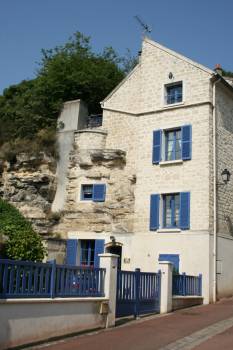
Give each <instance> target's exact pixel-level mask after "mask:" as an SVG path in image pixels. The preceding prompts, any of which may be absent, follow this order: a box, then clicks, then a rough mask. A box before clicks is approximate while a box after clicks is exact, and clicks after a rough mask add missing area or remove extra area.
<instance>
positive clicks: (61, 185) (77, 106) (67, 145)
mask: <svg viewBox="0 0 233 350" xmlns="http://www.w3.org/2000/svg"><path fill="white" fill-rule="evenodd" d="M87 116H88V110H87V107H86V105H85V103H84V102H82V101H81V100H75V101H69V102H65V103H64V106H63V110H62V111H61V114H60V116H59V118H58V122H57V124H58V129H59V132H58V151H59V158H58V161H57V172H56V178H57V191H56V195H55V198H54V201H53V204H52V211H53V212H59V211H62V210H63V209H64V205H65V202H66V196H67V192H66V187H67V184H68V178H67V173H68V167H69V164H70V152H71V151H72V149H73V144H74V132H75V131H76V130H80V129H83V128H84V127H85V124H86V118H87Z"/></svg>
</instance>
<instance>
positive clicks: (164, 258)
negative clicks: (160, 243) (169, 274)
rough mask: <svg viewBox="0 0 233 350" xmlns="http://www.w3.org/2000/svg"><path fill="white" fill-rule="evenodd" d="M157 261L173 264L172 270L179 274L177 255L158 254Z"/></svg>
mask: <svg viewBox="0 0 233 350" xmlns="http://www.w3.org/2000/svg"><path fill="white" fill-rule="evenodd" d="M159 261H170V262H171V263H173V270H174V271H175V272H177V273H179V268H180V256H179V254H159Z"/></svg>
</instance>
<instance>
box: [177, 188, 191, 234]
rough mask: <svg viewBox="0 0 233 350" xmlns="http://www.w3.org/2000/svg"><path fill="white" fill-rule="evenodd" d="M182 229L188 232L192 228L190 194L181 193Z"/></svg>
mask: <svg viewBox="0 0 233 350" xmlns="http://www.w3.org/2000/svg"><path fill="white" fill-rule="evenodd" d="M179 226H180V228H181V229H182V230H188V229H189V228H190V192H181V193H180V224H179Z"/></svg>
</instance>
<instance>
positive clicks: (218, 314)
mask: <svg viewBox="0 0 233 350" xmlns="http://www.w3.org/2000/svg"><path fill="white" fill-rule="evenodd" d="M221 333H223V334H224V333H227V334H228V337H226V338H224V339H225V343H226V347H223V346H222V345H217V344H220V343H219V340H221V337H222V336H221ZM216 334H218V335H216ZM206 339H207V341H206ZM230 339H231V340H230ZM232 340H233V298H229V299H224V300H222V301H220V302H218V303H217V304H215V305H213V304H212V305H205V306H198V307H194V308H190V309H185V310H180V311H176V312H174V313H171V314H168V315H165V316H155V317H151V318H149V319H141V320H138V321H133V322H131V323H129V324H126V325H124V326H120V327H116V328H113V329H109V330H104V331H100V332H98V333H93V334H89V335H83V336H77V337H74V338H70V339H66V340H64V341H59V342H56V343H53V344H51V345H49V344H46V345H43V346H40V349H47V350H55V349H56V350H71V349H77V350H78V349H85V350H97V349H98V350H99V349H101V350H119V349H120V350H156V349H161V350H176V349H177V350H178V349H179V350H180V349H195V350H206V349H211V350H213V349H219V348H224V350H225V349H227V345H228V344H229V345H230V344H231V347H229V349H233V345H232V344H233V343H232ZM209 342H212V345H211V346H210V347H209V345H208V344H209ZM199 344H201V345H199ZM221 344H222V343H221ZM215 346H216V347H215ZM37 348H38V347H37Z"/></svg>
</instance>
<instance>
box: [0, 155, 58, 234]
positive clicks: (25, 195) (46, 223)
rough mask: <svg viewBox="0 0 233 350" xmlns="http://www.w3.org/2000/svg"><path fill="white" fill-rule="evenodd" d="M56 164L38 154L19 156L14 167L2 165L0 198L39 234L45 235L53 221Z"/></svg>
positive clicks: (12, 165)
mask: <svg viewBox="0 0 233 350" xmlns="http://www.w3.org/2000/svg"><path fill="white" fill-rule="evenodd" d="M55 171H56V163H55V160H54V159H51V158H48V157H46V156H45V155H44V154H42V153H41V154H40V155H39V156H37V157H32V156H28V155H27V154H20V155H18V156H17V161H16V163H14V164H9V163H7V162H5V163H4V164H2V171H1V175H0V195H1V197H2V198H4V199H6V200H7V201H9V202H10V203H11V204H13V205H14V206H15V207H17V208H18V209H19V210H20V212H21V213H22V214H23V215H24V216H25V217H26V218H28V219H30V220H31V221H32V223H33V225H34V227H35V229H36V230H37V231H38V232H40V233H41V234H47V233H48V232H49V231H50V229H51V227H52V225H53V224H54V220H53V218H52V216H51V215H50V210H51V204H52V201H53V198H54V195H55V191H56V179H55Z"/></svg>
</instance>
